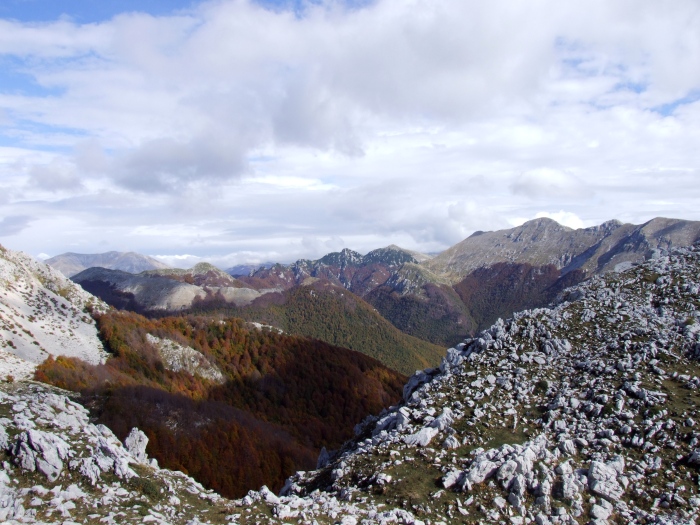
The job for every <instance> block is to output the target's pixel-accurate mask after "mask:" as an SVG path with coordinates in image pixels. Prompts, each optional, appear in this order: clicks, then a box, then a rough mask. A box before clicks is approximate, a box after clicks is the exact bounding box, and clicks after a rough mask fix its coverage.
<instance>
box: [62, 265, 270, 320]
mask: <svg viewBox="0 0 700 525" xmlns="http://www.w3.org/2000/svg"><path fill="white" fill-rule="evenodd" d="M72 280H73V281H74V282H76V283H78V284H79V285H80V286H82V287H83V288H84V289H85V290H87V291H88V292H90V293H92V294H94V295H96V296H98V297H100V298H101V299H102V300H103V301H105V302H107V303H109V304H110V305H112V306H114V307H116V308H119V309H128V310H132V311H135V312H165V313H167V312H176V311H181V310H186V309H189V308H191V307H192V306H193V305H197V304H198V303H202V302H204V303H206V302H211V301H216V302H220V303H227V302H229V303H233V304H237V305H244V304H248V303H250V302H251V301H252V300H253V299H255V298H257V297H259V296H260V295H261V292H258V291H256V290H253V289H252V288H245V287H242V285H241V283H240V282H239V281H238V280H237V279H234V278H233V277H231V276H229V275H228V274H226V273H224V272H222V271H221V270H218V269H216V268H214V267H213V266H211V265H208V264H206V263H200V264H198V265H197V266H195V269H194V270H179V269H168V270H153V271H149V272H142V273H140V274H137V275H134V274H131V273H127V272H122V271H119V270H108V269H106V268H89V269H87V270H84V271H82V272H80V273H78V274H76V275H74V276H73V277H72Z"/></svg>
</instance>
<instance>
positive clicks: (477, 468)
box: [239, 246, 700, 524]
mask: <svg viewBox="0 0 700 525" xmlns="http://www.w3.org/2000/svg"><path fill="white" fill-rule="evenodd" d="M699 275H700V247H699V246H694V247H692V248H687V249H680V250H677V251H674V252H673V253H672V254H671V255H670V256H661V257H658V258H656V259H653V260H650V261H648V262H646V263H644V264H642V265H639V266H636V267H633V268H632V269H629V270H627V271H625V272H623V273H612V274H607V275H606V276H604V277H596V278H594V279H592V280H590V281H588V282H586V283H585V284H582V285H579V286H577V287H574V288H570V289H568V290H567V291H566V292H565V293H564V294H562V296H561V298H560V303H559V304H558V305H556V306H555V307H553V308H549V309H544V308H543V309H535V310H529V311H524V312H520V313H518V314H516V315H514V316H513V317H512V318H510V319H508V320H506V321H503V320H499V322H497V323H496V324H495V325H494V326H492V327H491V328H490V329H489V330H486V331H483V332H481V333H479V334H478V336H477V337H475V338H471V339H467V340H465V341H464V342H463V343H462V344H460V345H458V346H457V347H455V348H451V349H450V350H448V352H447V356H446V357H445V359H444V360H443V363H442V364H441V366H440V368H439V369H435V370H426V371H423V372H421V373H417V374H416V375H415V376H413V377H412V378H411V380H410V381H409V382H408V384H407V385H406V386H405V388H404V403H402V404H400V405H398V406H395V407H392V408H391V409H388V410H387V411H386V412H385V413H384V414H382V415H381V416H380V417H375V418H369V419H367V420H365V421H364V422H363V423H362V424H361V425H358V428H357V429H356V430H357V434H358V436H357V438H356V439H355V440H354V441H353V442H351V443H348V444H347V445H346V447H345V448H344V449H343V450H341V451H340V452H339V453H337V454H336V455H334V456H330V457H329V456H327V455H324V457H322V458H321V462H322V465H323V466H322V468H321V469H320V470H318V471H315V472H311V473H298V474H297V475H296V476H295V477H294V478H293V479H291V480H290V481H289V482H288V484H287V486H286V488H285V490H284V491H283V493H284V494H285V496H284V497H282V498H280V499H273V498H271V497H269V496H268V497H266V496H265V494H251V495H250V496H249V497H248V498H247V499H245V500H243V501H241V502H239V504H240V505H242V506H244V507H245V505H249V504H253V505H254V509H256V511H257V512H272V513H276V515H278V516H285V517H290V516H295V517H296V519H297V521H298V522H300V523H302V522H304V520H307V521H312V520H313V519H318V518H317V517H318V516H319V515H326V516H327V515H328V514H327V512H328V511H323V510H321V509H320V506H319V509H314V507H313V504H312V503H311V501H312V500H313V498H314V497H316V498H318V496H317V494H319V493H317V492H315V491H316V490H321V491H322V492H321V493H323V494H331V495H333V496H335V497H336V500H335V501H336V508H335V509H334V510H333V511H332V512H333V513H336V516H345V518H344V519H346V520H349V521H348V522H352V523H356V522H357V523H359V522H362V521H364V520H367V522H369V523H378V522H379V523H381V522H383V523H390V522H401V523H419V522H422V523H476V522H481V523H512V524H519V523H538V524H548V523H551V524H560V523H570V524H574V523H596V524H604V523H693V522H695V520H696V518H697V515H698V512H699V511H698V507H700V491H699V489H698V481H699V480H700V478H699V477H698V468H699V466H700V448H698V446H699V445H700V429H699V428H698V423H697V419H698V402H699V401H700V396H699V395H698V387H699V386H700V377H698V375H700V367H698V362H697V359H698V356H699V355H700V337H699V335H698V334H700V282H699ZM256 500H257V501H256ZM252 513H253V511H251V514H252ZM259 516H260V514H258V517H259ZM349 516H352V518H350V517H349Z"/></svg>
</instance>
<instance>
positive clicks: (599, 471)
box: [588, 461, 624, 501]
mask: <svg viewBox="0 0 700 525" xmlns="http://www.w3.org/2000/svg"><path fill="white" fill-rule="evenodd" d="M588 488H589V489H590V491H591V492H593V493H594V494H597V495H599V496H602V497H604V498H605V499H607V500H611V501H617V500H619V499H620V497H621V496H622V494H624V490H623V489H622V487H621V486H620V484H619V483H618V482H617V471H616V470H615V469H614V468H612V467H610V466H608V465H606V464H605V463H602V462H600V461H591V466H590V467H589V469H588Z"/></svg>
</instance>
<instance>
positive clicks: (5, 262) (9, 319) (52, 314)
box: [0, 246, 107, 379]
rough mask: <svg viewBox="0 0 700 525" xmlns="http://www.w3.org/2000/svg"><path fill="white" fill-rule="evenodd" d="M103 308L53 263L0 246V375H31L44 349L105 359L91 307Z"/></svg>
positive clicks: (47, 352) (45, 354) (94, 360)
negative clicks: (52, 265)
mask: <svg viewBox="0 0 700 525" xmlns="http://www.w3.org/2000/svg"><path fill="white" fill-rule="evenodd" d="M106 308H107V305H106V304H104V303H103V302H102V301H100V300H99V299H97V298H96V297H94V296H92V295H91V294H89V293H88V292H86V291H85V290H83V289H82V288H81V287H80V286H78V285H76V284H75V283H73V282H71V281H70V280H69V279H67V278H66V277H64V276H63V275H62V274H60V273H59V272H58V271H56V270H54V269H53V268H51V267H49V266H47V265H45V264H43V263H40V262H37V261H35V260H34V259H32V258H31V257H29V256H28V255H26V254H24V253H21V252H13V251H11V250H7V249H5V248H3V247H2V246H0V378H2V379H5V378H6V377H7V376H8V375H11V376H12V377H13V378H15V379H21V378H26V377H31V375H32V374H33V372H34V369H35V368H36V365H37V364H38V363H40V362H42V361H43V360H44V359H46V358H47V357H48V356H49V355H52V356H56V355H66V356H71V357H79V358H80V359H82V360H84V361H87V362H89V363H92V364H97V363H99V362H102V361H104V359H105V357H106V352H105V351H104V349H103V347H102V343H101V342H100V340H99V338H98V337H97V329H96V327H95V322H94V321H93V319H92V317H91V315H90V312H91V311H93V310H94V311H100V310H104V309H106Z"/></svg>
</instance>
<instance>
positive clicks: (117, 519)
mask: <svg viewBox="0 0 700 525" xmlns="http://www.w3.org/2000/svg"><path fill="white" fill-rule="evenodd" d="M65 394H66V392H62V391H59V390H58V389H54V388H50V387H46V386H42V385H40V384H37V383H32V382H21V383H14V384H4V385H2V386H0V449H1V450H2V452H0V460H1V463H0V522H2V523H8V524H12V523H36V524H42V523H61V524H64V525H66V524H68V525H70V524H77V523H105V524H122V523H173V524H176V523H177V524H180V523H181V524H196V523H231V521H229V520H227V519H226V517H227V514H230V511H228V510H227V505H226V501H225V500H224V499H223V498H221V497H220V496H219V495H217V494H215V493H213V492H212V491H207V490H205V489H204V488H203V487H202V486H201V485H200V484H199V483H197V482H195V481H194V480H193V479H191V478H189V477H188V476H186V475H184V474H182V473H181V472H176V471H169V470H164V469H160V468H158V465H157V463H156V462H155V461H154V460H149V459H148V457H147V455H146V452H145V449H146V445H147V443H148V438H147V437H146V436H145V435H144V434H143V432H141V431H139V430H138V429H133V430H132V432H131V433H130V434H129V436H128V437H127V438H126V440H125V443H124V444H122V443H121V442H120V441H119V440H118V439H117V438H116V437H115V436H114V434H113V433H112V431H111V430H110V429H108V428H107V427H105V426H104V425H93V424H92V423H90V421H89V418H88V412H87V410H86V409H85V408H83V407H82V406H81V405H79V404H77V403H75V402H74V401H72V400H71V399H70V398H69V397H67V396H66V395H65ZM230 507H231V510H233V507H232V506H230Z"/></svg>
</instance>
